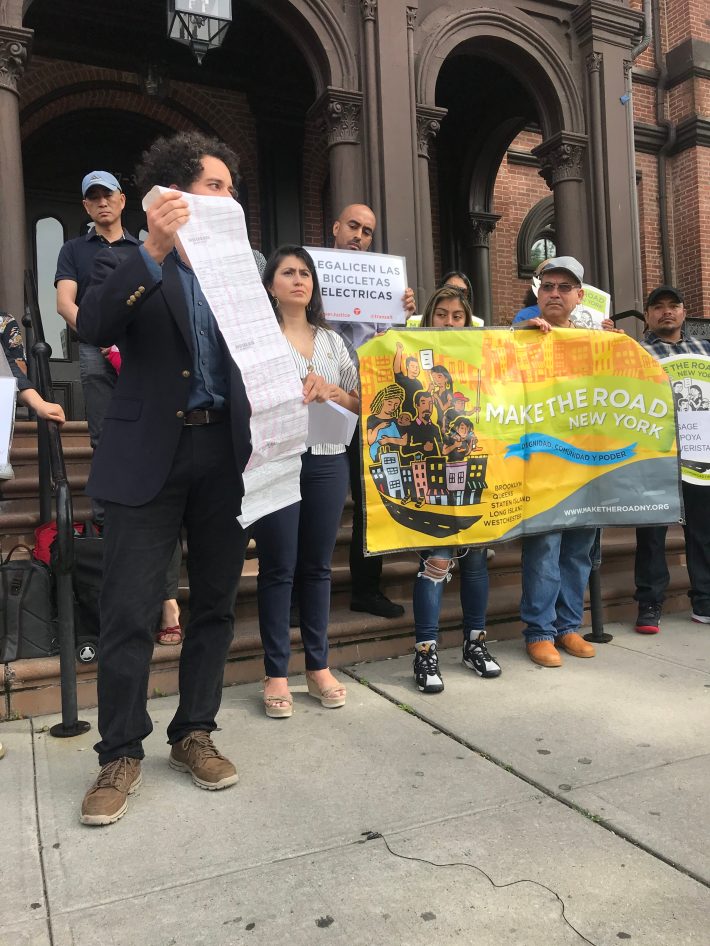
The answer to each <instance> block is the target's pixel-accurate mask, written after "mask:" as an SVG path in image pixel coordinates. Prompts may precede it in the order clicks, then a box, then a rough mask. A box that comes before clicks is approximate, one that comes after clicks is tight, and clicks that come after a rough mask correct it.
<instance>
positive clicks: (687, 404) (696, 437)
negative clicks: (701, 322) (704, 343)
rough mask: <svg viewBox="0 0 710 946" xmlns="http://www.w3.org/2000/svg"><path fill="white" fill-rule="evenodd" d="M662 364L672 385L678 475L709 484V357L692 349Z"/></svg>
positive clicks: (696, 483)
mask: <svg viewBox="0 0 710 946" xmlns="http://www.w3.org/2000/svg"><path fill="white" fill-rule="evenodd" d="M661 364H662V365H663V367H664V368H665V370H666V374H667V375H668V376H669V377H670V379H671V385H672V387H673V399H674V401H675V407H676V417H677V420H678V452H679V453H680V467H681V475H682V477H683V479H684V480H685V482H686V483H694V484H695V485H696V486H710V358H709V357H708V356H707V355H700V354H696V353H695V352H692V353H688V354H687V355H671V356H670V357H669V358H662V359H661Z"/></svg>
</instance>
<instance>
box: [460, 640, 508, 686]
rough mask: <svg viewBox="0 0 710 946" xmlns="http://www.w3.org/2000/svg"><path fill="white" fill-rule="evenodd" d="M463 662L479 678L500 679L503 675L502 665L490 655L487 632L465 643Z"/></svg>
mask: <svg viewBox="0 0 710 946" xmlns="http://www.w3.org/2000/svg"><path fill="white" fill-rule="evenodd" d="M473 633H474V634H475V631H474V632H473ZM463 662H464V663H465V664H466V666H467V667H468V668H469V669H470V670H473V671H474V673H477V674H478V676H479V677H499V676H500V674H501V669H500V664H498V663H497V661H496V660H494V659H493V657H491V655H490V654H489V653H488V648H487V647H486V632H485V631H481V632H480V633H479V634H478V636H477V637H474V638H473V640H471V639H468V640H465V641H464V642H463Z"/></svg>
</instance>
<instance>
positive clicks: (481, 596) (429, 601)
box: [412, 548, 488, 643]
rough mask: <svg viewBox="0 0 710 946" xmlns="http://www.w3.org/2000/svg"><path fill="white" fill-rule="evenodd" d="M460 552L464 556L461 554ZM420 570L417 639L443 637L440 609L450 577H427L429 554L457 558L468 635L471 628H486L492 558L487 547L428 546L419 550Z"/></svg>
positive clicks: (416, 597) (415, 601) (414, 601)
mask: <svg viewBox="0 0 710 946" xmlns="http://www.w3.org/2000/svg"><path fill="white" fill-rule="evenodd" d="M458 556H460V557H458ZM419 557H420V561H419V574H418V575H417V577H416V578H415V579H414V594H413V597H412V605H413V608H414V633H415V639H416V642H417V643H420V642H421V641H435V640H438V639H439V612H440V611H441V600H442V598H443V596H444V588H445V586H446V584H447V581H448V580H447V579H446V578H442V579H441V580H432V579H431V578H428V577H425V576H424V574H423V572H424V566H425V562H426V560H427V559H428V558H437V559H444V560H450V559H453V558H456V560H457V563H458V568H459V573H460V593H461V609H462V611H463V631H464V637H465V638H466V637H467V636H468V633H469V631H472V630H476V631H483V630H485V627H486V608H487V607H488V562H487V560H486V549H485V548H482V549H481V548H476V549H473V548H470V549H466V548H444V549H426V550H422V551H420V553H419Z"/></svg>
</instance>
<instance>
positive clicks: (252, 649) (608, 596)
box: [0, 542, 688, 719]
mask: <svg viewBox="0 0 710 946" xmlns="http://www.w3.org/2000/svg"><path fill="white" fill-rule="evenodd" d="M674 544H675V543H674ZM614 545H615V548H614V549H613V551H612V550H610V551H609V552H608V553H607V550H606V549H605V553H606V554H605V562H604V564H603V565H602V571H601V581H602V595H603V600H604V620H605V621H609V622H610V621H629V622H631V621H633V619H634V617H635V615H636V603H635V602H634V601H633V598H632V594H633V587H634V586H633V548H630V547H629V545H628V543H625V544H624V543H621V542H617V543H614ZM502 558H503V557H502V556H501V559H502ZM679 558H680V556H679V555H678V553H677V552H676V551H673V552H672V554H671V555H669V565H670V572H671V583H670V587H669V593H668V597H667V599H666V603H665V605H664V611H665V613H666V614H670V613H673V612H677V611H687V609H688V599H687V596H686V590H687V571H686V568H685V566H684V564H682V563H680V562H679V561H678V559H679ZM498 566H501V567H500V568H499V567H498ZM490 571H491V593H490V602H489V609H488V636H489V639H490V640H491V641H495V640H511V639H517V638H518V637H519V635H520V631H521V624H520V620H519V614H518V606H519V600H520V578H519V572H516V571H514V570H512V569H510V568H509V567H508V563H507V562H505V561H498V562H496V559H494V560H493V562H492V563H491V569H490ZM410 592H411V587H410ZM410 601H411V594H409V595H407V596H404V597H402V598H401V599H400V603H401V604H403V605H404V606H405V609H406V610H405V613H404V615H403V616H402V617H401V618H397V619H395V620H392V621H383V620H382V619H379V618H375V617H372V616H370V615H366V614H354V613H353V612H352V611H350V610H349V609H348V608H346V607H334V608H333V610H332V612H331V620H330V627H329V639H330V645H331V651H330V664H331V666H333V667H342V666H345V665H348V664H353V663H362V662H366V661H368V660H380V659H382V658H385V657H396V656H402V655H406V654H409V653H411V652H412V649H413V646H414V635H413V631H412V624H413V622H412V614H411V604H410ZM585 616H586V623H587V624H588V623H589V613H588V611H587V612H586V615H585ZM440 623H441V645H442V647H455V646H459V645H460V637H461V609H460V606H459V603H458V594H457V590H456V588H455V587H454V583H453V582H452V583H451V585H450V586H449V587H448V588H447V591H446V594H445V597H444V604H443V607H442V611H441V622H440ZM235 626H236V636H235V640H234V641H233V643H232V646H231V648H230V652H229V657H228V660H227V665H226V668H225V675H224V683H225V685H226V686H228V685H230V684H236V683H246V682H251V681H255V680H259V679H260V678H261V677H262V676H263V672H264V670H263V662H262V650H261V641H260V638H259V632H258V623H257V621H256V618H255V617H254V616H248V615H247V613H246V611H245V608H244V598H243V596H242V595H241V594H240V597H239V601H238V604H237V616H236V624H235ZM291 643H292V660H291V665H290V671H291V673H299V672H302V671H303V668H304V664H303V649H302V645H301V641H300V635H299V632H298V631H297V630H295V629H292V632H291ZM521 646H522V643H521ZM599 646H603V645H599ZM491 650H492V651H493V653H495V648H494V646H492V647H491ZM179 657H180V647H179V646H177V647H161V646H156V647H155V649H154V652H153V659H152V663H151V672H150V680H149V687H148V693H149V695H150V696H165V695H168V694H172V693H176V692H177V689H178V666H179ZM503 669H504V672H505V668H503ZM77 674H78V683H77V690H78V705H79V707H80V708H86V707H89V706H95V705H96V664H85V665H78V666H77ZM364 675H365V677H366V676H367V671H365V674H364ZM3 683H4V691H3V697H4V699H3V702H2V704H0V719H3V718H5V719H7V718H17V717H18V716H36V715H42V714H46V713H56V712H59V711H60V710H61V692H60V686H59V658H58V657H48V658H38V659H35V660H18V661H16V662H15V663H12V664H6V665H5V667H4V681H3Z"/></svg>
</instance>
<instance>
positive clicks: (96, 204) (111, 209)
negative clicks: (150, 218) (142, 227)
mask: <svg viewBox="0 0 710 946" xmlns="http://www.w3.org/2000/svg"><path fill="white" fill-rule="evenodd" d="M81 194H82V197H83V200H82V203H83V205H84V210H85V211H86V212H87V214H88V215H89V217H90V218H91V224H90V226H89V231H88V233H86V234H85V235H84V236H79V237H75V238H74V239H73V240H67V242H66V243H65V244H64V246H63V247H62V248H61V250H60V251H59V259H58V260H57V272H56V275H55V277H54V285H55V287H56V289H57V312H58V313H59V314H60V315H61V317H62V318H63V319H64V321H65V322H66V323H67V325H68V326H69V328H70V329H74V331H76V317H77V313H78V311H79V305H80V303H81V300H82V298H83V296H84V293H85V292H86V290H87V288H88V285H89V280H90V278H91V273H92V270H93V268H94V260H95V259H96V254H97V253H98V252H99V251H100V250H103V249H106V248H107V247H111V249H113V250H115V251H116V252H117V253H120V252H121V251H122V249H121V248H125V247H131V246H138V240H137V239H136V238H135V237H134V236H131V234H130V233H128V232H127V231H126V230H124V229H123V224H122V222H121V215H122V213H123V208H124V207H125V206H126V195H125V194H124V193H123V191H122V190H121V185H120V184H119V182H118V181H117V180H116V178H115V177H114V176H113V174H111V173H110V172H109V171H90V172H89V173H88V174H87V175H86V176H85V177H84V179H83V181H82V182H81ZM79 370H80V372H81V387H82V390H83V392H84V405H85V408H86V419H87V421H88V424H89V439H90V440H91V446H92V448H93V449H94V450H95V449H96V447H97V446H98V443H99V437H100V436H101V428H102V426H103V421H104V416H105V414H106V409H107V407H108V405H109V402H110V400H111V397H112V396H113V389H114V388H115V386H116V372H115V371H114V369H113V367H112V366H111V364H109V362H108V361H107V359H106V358H104V356H103V354H102V353H101V349H100V348H97V346H96V345H89V344H87V343H86V342H84V341H83V340H81V339H80V341H79ZM92 516H93V519H94V520H95V521H96V522H98V523H101V522H103V506H102V505H101V503H100V502H98V501H96V500H92Z"/></svg>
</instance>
